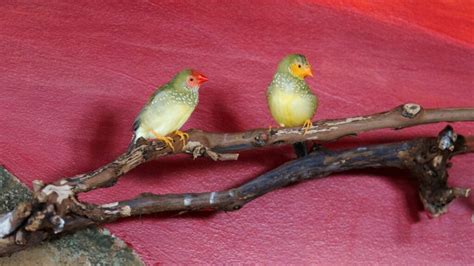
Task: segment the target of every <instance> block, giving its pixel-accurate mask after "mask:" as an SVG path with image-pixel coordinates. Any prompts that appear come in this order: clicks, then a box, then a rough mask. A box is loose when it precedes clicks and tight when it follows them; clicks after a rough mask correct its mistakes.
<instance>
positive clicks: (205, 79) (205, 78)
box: [197, 73, 208, 85]
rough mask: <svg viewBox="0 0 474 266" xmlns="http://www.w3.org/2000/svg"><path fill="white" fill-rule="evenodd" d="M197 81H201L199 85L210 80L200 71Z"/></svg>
mask: <svg viewBox="0 0 474 266" xmlns="http://www.w3.org/2000/svg"><path fill="white" fill-rule="evenodd" d="M197 81H198V83H199V85H201V84H203V83H204V82H206V81H208V79H207V77H206V76H204V75H203V74H201V73H198V74H197Z"/></svg>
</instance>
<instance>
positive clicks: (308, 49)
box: [0, 0, 474, 264]
mask: <svg viewBox="0 0 474 266" xmlns="http://www.w3.org/2000/svg"><path fill="white" fill-rule="evenodd" d="M7 2H8V3H6V2H2V3H0V84H1V89H0V121H1V131H0V132H1V138H0V150H1V152H2V156H0V164H3V165H5V166H6V167H7V169H9V170H10V171H11V172H12V173H14V174H15V175H17V176H18V177H19V178H20V179H21V180H22V181H24V182H26V183H27V184H28V185H30V184H31V181H32V180H34V179H42V180H45V181H47V182H51V181H54V180H56V179H58V178H61V177H65V176H72V175H75V174H78V173H83V172H87V171H90V170H93V169H95V168H97V167H99V166H101V165H103V164H105V163H107V162H109V161H111V160H113V159H114V158H115V157H116V156H118V155H119V154H120V153H121V152H123V151H124V150H125V149H126V146H127V143H128V141H129V140H130V137H131V131H130V130H131V125H132V123H133V120H134V118H135V116H136V115H137V113H138V111H139V110H140V108H141V106H142V105H143V104H144V103H145V101H146V100H147V98H148V97H149V95H150V94H151V93H152V92H153V90H154V88H156V87H157V86H158V85H160V84H163V83H164V82H167V81H168V80H169V79H170V78H171V77H172V76H173V75H174V74H175V73H176V72H177V71H179V70H181V69H183V68H185V67H193V68H196V69H197V70H199V71H201V72H203V73H205V74H206V75H207V76H208V77H209V82H208V83H206V84H205V86H204V87H203V88H202V89H201V94H200V97H201V98H200V103H199V106H198V108H197V109H196V112H195V113H194V114H193V116H192V117H191V119H190V120H189V121H188V123H187V124H186V125H185V128H191V127H193V128H201V129H205V130H210V131H220V132H223V131H241V130H246V129H250V128H255V127H267V126H268V125H269V124H271V123H273V122H272V119H271V117H270V115H269V112H268V110H267V107H266V100H265V90H266V86H267V85H268V84H269V82H270V80H271V78H272V75H273V73H274V71H275V68H276V64H277V62H278V61H279V60H280V59H281V58H282V57H283V56H284V55H286V54H288V53H292V52H298V53H302V54H305V55H306V56H307V58H308V59H309V61H310V62H311V63H312V64H313V65H314V67H315V69H314V72H315V77H314V78H313V79H309V80H308V82H309V84H310V86H311V87H312V88H313V90H314V92H316V94H318V95H319V98H320V108H319V110H318V113H317V115H316V119H323V118H324V119H325V118H337V117H347V116H354V115H362V114H370V113H374V112H379V111H384V110H387V109H389V108H392V107H395V106H397V105H400V104H402V103H405V102H416V103H420V104H422V105H423V106H424V107H431V108H435V107H454V106H458V107H465V106H472V105H473V103H474V97H473V83H474V40H473V35H472V25H473V17H472V16H473V12H472V11H473V10H472V2H469V1H465V2H462V1H461V2H459V1H457V2H456V3H454V2H449V1H439V2H436V3H433V4H432V5H427V4H408V3H405V2H403V1H392V2H390V3H391V4H390V5H386V6H385V7H383V5H382V6H381V5H374V4H368V3H365V2H358V1H339V2H338V4H336V5H333V4H329V2H330V1H327V2H328V3H326V2H325V1H315V2H310V1H292V2H280V1H279V2H274V1H257V2H255V3H253V4H249V2H248V1H229V2H225V3H224V2H222V1H199V2H198V1H188V2H186V1H179V2H173V1H157V0H152V1H144V2H141V1H137V3H135V1H129V3H126V4H125V3H124V4H117V3H114V4H112V1H108V2H110V3H107V4H106V3H99V1H97V3H95V4H88V3H86V2H92V1H44V2H38V1H36V2H35V3H31V2H33V1H18V2H13V1H12V2H10V1H7ZM106 2H107V1H106ZM414 2H416V1H414ZM422 2H423V1H419V3H422ZM463 3H464V4H463ZM469 3H470V4H469ZM273 125H274V126H275V124H273ZM443 126H444V125H443V124H438V125H432V126H424V127H419V128H412V129H407V130H403V131H397V132H395V131H391V130H382V131H377V132H372V133H367V134H362V135H361V136H360V137H359V138H346V139H344V140H342V141H341V142H338V143H337V144H332V145H330V146H333V147H335V146H338V147H340V146H345V147H349V146H354V145H359V144H361V143H380V142H386V141H393V140H400V139H406V138H411V137H415V136H433V135H434V134H436V133H437V132H438V131H439V130H441V129H442V128H443ZM454 126H455V129H456V130H458V132H459V133H462V134H473V133H474V132H473V131H474V126H473V124H472V123H463V124H455V125H454ZM292 156H293V155H292V154H291V149H289V148H288V147H277V148H268V149H265V150H258V151H251V152H244V153H242V154H241V157H240V159H239V161H237V162H219V163H215V162H211V161H209V160H206V159H198V160H195V161H193V160H191V159H190V158H189V157H188V156H177V157H173V158H166V159H163V160H160V161H155V162H151V163H148V164H146V165H143V166H140V167H139V168H138V169H136V170H134V171H132V172H131V173H130V174H128V175H127V176H125V177H124V178H123V179H121V180H120V182H119V183H118V184H117V185H116V186H115V187H113V188H109V189H106V190H98V191H94V192H92V193H89V194H86V195H84V197H82V198H83V199H86V200H89V201H91V202H96V203H106V202H113V201H116V200H123V199H127V198H130V197H133V196H135V195H137V194H139V193H141V192H154V193H183V192H204V191H216V190H221V189H226V188H229V187H232V186H235V185H238V184H241V183H242V182H244V181H246V180H249V179H251V178H253V177H256V176H257V175H259V174H261V173H263V172H265V171H268V170H270V169H272V168H274V167H276V166H278V165H280V164H281V163H283V162H285V161H287V160H289V159H291V158H292ZM473 163H474V160H473V156H463V157H457V158H455V159H454V168H453V169H452V170H451V171H450V173H451V178H450V184H452V185H458V186H467V187H474V180H473V178H472V165H473ZM406 176H407V173H405V172H402V171H398V170H391V169H384V170H373V171H358V172H350V173H344V174H338V175H334V176H331V177H330V178H327V179H322V180H318V181H310V182H306V183H302V184H298V185H294V186H290V187H288V188H285V189H282V190H279V191H276V192H273V193H270V194H268V195H266V196H264V197H262V198H259V199H257V200H255V201H254V202H251V203H249V204H248V205H247V206H245V207H244V208H243V209H242V210H240V211H238V212H233V213H216V214H208V215H202V214H193V215H185V216H174V217H170V216H169V215H156V216H146V217H140V218H134V219H127V220H124V221H121V222H116V223H114V224H109V225H107V226H106V228H108V229H110V230H111V231H112V233H114V234H116V235H117V236H119V237H120V238H122V239H123V240H125V241H126V242H127V243H128V244H130V245H131V246H132V247H133V248H134V249H135V250H136V251H137V253H138V254H139V255H140V256H141V257H142V258H143V260H144V261H145V262H146V263H147V264H154V263H205V262H207V263H217V262H247V263H252V262H260V263H264V262H266V263H296V264H301V263H311V262H312V263H324V264H334V263H337V264H343V263H351V262H352V263H353V262H358V263H366V262H380V263H397V264H402V263H410V264H413V263H427V262H430V261H433V262H436V263H448V262H457V263H472V262H473V260H474V253H473V252H472V251H473V250H474V241H473V237H474V227H473V225H472V224H471V221H470V216H471V213H472V210H473V206H474V200H473V199H472V197H471V198H470V199H468V200H462V201H458V202H456V203H454V204H453V205H452V206H451V208H450V212H449V213H448V214H447V215H445V216H442V217H441V218H439V219H428V218H427V216H426V215H425V213H423V211H422V206H421V203H420V202H419V199H418V196H417V191H416V188H415V184H413V183H412V182H411V181H409V180H408V178H406Z"/></svg>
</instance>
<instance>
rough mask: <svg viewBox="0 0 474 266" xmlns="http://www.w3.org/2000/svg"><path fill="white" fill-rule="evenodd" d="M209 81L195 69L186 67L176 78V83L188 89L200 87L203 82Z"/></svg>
mask: <svg viewBox="0 0 474 266" xmlns="http://www.w3.org/2000/svg"><path fill="white" fill-rule="evenodd" d="M206 81H207V77H206V76H204V75H203V74H201V73H200V72H198V71H196V70H193V69H185V70H183V71H181V72H179V73H178V74H177V75H176V77H175V78H174V84H176V85H177V86H179V87H181V88H186V89H190V90H191V89H199V87H200V86H201V84H203V83H204V82H206Z"/></svg>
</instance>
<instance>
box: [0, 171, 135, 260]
mask: <svg viewBox="0 0 474 266" xmlns="http://www.w3.org/2000/svg"><path fill="white" fill-rule="evenodd" d="M29 199H31V191H30V190H29V189H28V188H27V187H26V186H24V185H23V184H21V183H20V182H19V181H18V179H17V178H15V177H14V176H13V175H11V174H10V173H9V172H8V171H7V170H6V169H5V168H4V167H2V166H0V213H4V212H7V211H10V210H12V209H13V208H14V207H15V206H16V205H17V204H18V203H19V202H22V201H26V200H29ZM0 265H15V266H17V265H143V262H142V261H141V260H140V258H138V256H137V255H136V254H135V253H134V252H133V250H132V249H130V247H128V246H127V245H126V244H125V243H124V242H123V241H122V240H120V239H119V238H117V237H114V236H112V235H111V234H110V233H109V231H108V230H106V229H99V228H94V227H92V228H88V229H85V230H81V231H78V232H75V233H74V234H69V235H64V236H61V237H60V238H58V239H56V240H52V241H49V242H46V243H44V244H42V245H39V246H36V247H33V248H29V249H27V250H24V251H21V252H17V253H15V254H13V255H11V256H10V257H6V258H0Z"/></svg>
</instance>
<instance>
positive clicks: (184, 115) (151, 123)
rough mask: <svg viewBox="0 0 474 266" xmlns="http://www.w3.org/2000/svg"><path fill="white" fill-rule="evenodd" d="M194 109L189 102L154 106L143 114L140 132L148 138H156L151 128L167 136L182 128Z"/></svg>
mask: <svg viewBox="0 0 474 266" xmlns="http://www.w3.org/2000/svg"><path fill="white" fill-rule="evenodd" d="M193 111H194V107H192V106H189V105H187V104H178V103H174V104H168V105H165V106H160V105H157V106H153V107H151V108H150V109H148V110H147V111H146V112H144V113H143V115H142V116H141V124H140V129H139V131H140V133H137V134H138V135H141V136H143V137H144V138H146V139H149V138H154V137H155V136H154V135H153V134H152V133H151V130H153V131H155V132H156V133H158V134H159V135H161V136H166V135H168V134H170V133H172V132H174V131H175V130H178V129H180V128H181V127H182V126H183V124H184V123H185V122H186V121H187V120H188V118H189V117H190V116H191V114H192V112H193Z"/></svg>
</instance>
